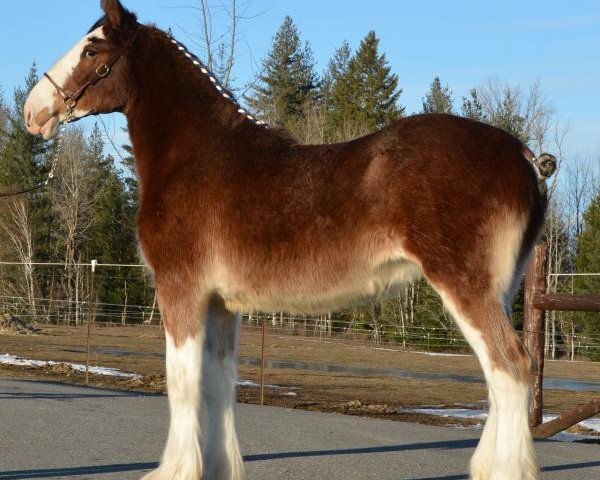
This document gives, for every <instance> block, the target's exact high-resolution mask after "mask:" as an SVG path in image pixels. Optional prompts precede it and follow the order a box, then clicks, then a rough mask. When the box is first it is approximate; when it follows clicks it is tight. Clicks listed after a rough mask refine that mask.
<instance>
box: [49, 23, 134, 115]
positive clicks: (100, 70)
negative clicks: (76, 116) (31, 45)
mask: <svg viewBox="0 0 600 480" xmlns="http://www.w3.org/2000/svg"><path fill="white" fill-rule="evenodd" d="M139 31H140V29H139V27H138V28H137V30H136V31H135V34H134V35H133V36H132V37H131V38H130V39H129V40H128V41H127V43H125V44H124V45H123V46H122V47H121V48H120V49H119V50H117V51H116V52H114V53H113V54H112V55H110V56H109V58H108V61H107V62H106V63H102V64H100V65H98V66H97V67H96V69H95V70H94V71H93V72H92V73H91V74H90V75H89V76H88V78H87V81H86V82H85V83H84V84H83V85H82V86H81V87H79V88H78V89H77V90H75V91H69V90H67V89H65V88H64V87H61V86H60V85H58V83H56V82H55V81H54V80H53V79H52V77H51V76H50V75H49V74H48V73H47V72H46V73H44V77H46V78H47V79H48V80H49V81H50V83H51V84H52V86H53V87H54V88H55V89H56V91H57V92H58V94H59V95H60V96H61V98H62V100H63V102H64V104H65V106H66V107H67V118H66V122H67V123H68V122H70V121H71V120H72V119H73V111H74V110H75V106H76V105H77V102H78V101H79V99H80V98H81V97H83V94H84V93H85V91H86V90H87V89H88V87H91V86H92V85H96V83H98V82H99V81H100V80H102V79H103V78H106V77H107V76H108V75H109V74H110V72H111V70H112V67H113V66H114V64H115V63H117V61H118V60H119V58H121V56H122V55H123V54H124V53H125V51H127V50H128V49H129V48H130V47H131V46H132V45H133V42H135V40H136V39H137V36H138V33H139Z"/></svg>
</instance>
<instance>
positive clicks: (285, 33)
mask: <svg viewBox="0 0 600 480" xmlns="http://www.w3.org/2000/svg"><path fill="white" fill-rule="evenodd" d="M263 69H264V73H263V74H262V75H260V76H259V78H258V80H259V83H258V86H256V87H255V88H254V94H253V95H252V97H250V98H248V99H247V100H248V103H249V105H250V107H251V108H252V109H253V110H254V111H255V112H256V114H257V115H259V116H260V117H262V118H264V119H265V120H266V121H267V122H269V123H271V124H274V125H278V126H284V127H285V126H287V125H288V124H289V123H290V122H294V121H297V120H298V119H299V118H301V117H302V115H303V111H304V106H305V104H306V102H308V101H311V100H313V98H314V96H315V95H316V92H317V86H318V81H317V77H316V75H315V73H314V60H313V55H312V51H311V49H310V46H309V45H308V43H304V45H303V44H302V42H301V39H300V33H299V32H298V29H297V28H296V26H295V25H294V22H293V21H292V18H291V17H289V16H288V17H285V20H284V21H283V24H282V25H281V27H280V28H279V31H278V32H277V33H276V35H275V37H274V39H273V46H272V47H271V51H270V52H269V54H268V55H267V58H266V59H265V60H264V61H263Z"/></svg>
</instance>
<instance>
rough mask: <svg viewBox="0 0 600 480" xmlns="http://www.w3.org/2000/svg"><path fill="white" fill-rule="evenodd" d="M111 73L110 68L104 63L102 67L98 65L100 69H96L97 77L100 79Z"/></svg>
mask: <svg viewBox="0 0 600 480" xmlns="http://www.w3.org/2000/svg"><path fill="white" fill-rule="evenodd" d="M109 73H110V67H109V66H108V65H106V64H105V63H103V64H102V65H98V68H96V75H98V76H99V77H100V78H104V77H106V76H107V75H108V74H109Z"/></svg>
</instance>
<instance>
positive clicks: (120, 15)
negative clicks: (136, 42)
mask: <svg viewBox="0 0 600 480" xmlns="http://www.w3.org/2000/svg"><path fill="white" fill-rule="evenodd" d="M100 6H101V7H102V10H104V13H106V16H107V17H108V20H109V21H110V24H111V25H112V26H113V27H120V26H121V25H123V24H125V23H127V22H129V21H132V20H133V21H135V15H134V14H133V13H131V12H130V11H129V10H126V9H125V8H124V7H123V5H121V2H120V1H119V0H101V1H100Z"/></svg>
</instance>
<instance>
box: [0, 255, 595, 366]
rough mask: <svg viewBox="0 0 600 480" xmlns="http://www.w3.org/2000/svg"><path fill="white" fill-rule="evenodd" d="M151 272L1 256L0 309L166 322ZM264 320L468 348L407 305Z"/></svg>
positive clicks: (300, 331)
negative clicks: (20, 260) (405, 308)
mask: <svg viewBox="0 0 600 480" xmlns="http://www.w3.org/2000/svg"><path fill="white" fill-rule="evenodd" d="M148 273H149V272H148V270H147V269H146V267H145V266H144V265H137V264H128V265H121V264H99V263H95V273H94V275H95V282H96V288H95V289H94V291H92V288H91V275H92V265H91V264H90V263H78V264H71V265H65V264H61V263H18V262H0V313H3V314H8V315H15V316H18V317H20V318H22V319H24V320H27V321H31V322H37V323H46V324H54V325H81V324H84V323H86V322H87V321H88V319H89V318H88V317H89V312H90V304H92V306H93V315H92V321H94V322H96V323H97V324H100V325H106V326H116V325H119V326H136V325H155V326H161V325H162V323H161V316H160V311H159V309H158V305H157V301H156V296H155V292H154V288H153V284H152V281H151V278H150V276H149V275H148ZM27 275H29V280H28V278H27ZM552 275H555V276H560V277H566V278H570V279H572V278H575V277H578V278H583V277H586V278H590V279H594V281H598V280H597V279H598V277H600V274H598V273H557V274H552ZM575 287H580V288H579V289H577V288H575ZM588 287H589V285H588V284H586V283H583V284H581V285H579V284H577V283H576V282H574V281H569V288H570V291H571V292H575V293H577V292H582V293H585V292H587V291H588ZM570 318H572V317H570ZM263 323H264V324H265V328H266V330H267V332H268V334H269V335H285V336H302V337H309V338H312V339H318V340H321V341H323V340H327V339H330V340H331V339H336V340H340V341H357V342H369V343H371V344H376V345H390V346H397V347H410V348H415V349H421V350H432V351H454V352H456V351H464V352H467V351H469V346H468V344H467V342H466V341H465V339H464V338H463V336H462V335H461V333H460V331H459V330H458V328H457V327H456V324H455V323H454V322H452V321H448V322H444V323H443V324H440V323H439V322H438V323H435V322H433V323H432V322H422V320H421V319H420V318H418V316H413V317H412V318H411V317H409V316H408V315H406V312H405V313H401V314H397V313H393V314H391V313H390V314H386V313H385V312H384V311H380V312H379V313H378V315H374V314H372V313H370V312H368V311H359V312H357V311H347V312H342V313H339V312H336V313H328V314H323V315H289V314H286V313H285V312H275V313H262V314H251V315H244V316H243V328H244V331H245V332H247V333H248V334H257V335H258V334H260V333H261V331H262V325H263ZM564 341H565V342H567V343H568V349H569V350H571V351H577V352H578V353H579V354H581V355H584V356H585V355H586V354H587V353H588V352H600V333H599V334H598V335H594V334H589V333H586V332H584V331H578V330H577V329H575V328H572V326H571V327H570V330H569V332H568V338H566V339H565V340H564ZM566 348H567V347H565V349H566Z"/></svg>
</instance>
